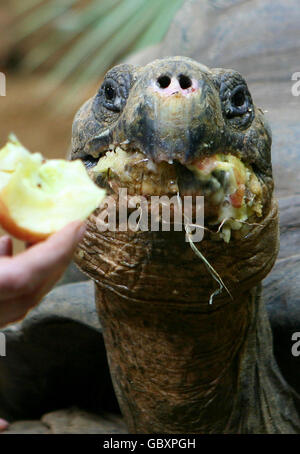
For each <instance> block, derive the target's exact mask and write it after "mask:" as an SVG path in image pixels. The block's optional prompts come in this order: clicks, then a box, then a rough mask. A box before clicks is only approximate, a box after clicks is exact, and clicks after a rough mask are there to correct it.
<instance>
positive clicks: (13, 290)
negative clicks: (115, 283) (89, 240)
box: [0, 221, 85, 328]
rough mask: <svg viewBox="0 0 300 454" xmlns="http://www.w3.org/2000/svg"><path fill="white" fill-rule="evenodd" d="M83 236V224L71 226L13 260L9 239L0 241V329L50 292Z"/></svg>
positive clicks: (24, 313)
mask: <svg viewBox="0 0 300 454" xmlns="http://www.w3.org/2000/svg"><path fill="white" fill-rule="evenodd" d="M84 232H85V225H84V224H82V223H81V222H78V221H76V222H72V223H71V224H69V225H67V226H66V227H64V228H63V229H62V230H60V231H59V232H57V233H55V234H53V235H52V236H51V237H50V238H48V239H47V240H46V241H43V242H42V243H38V244H36V245H34V246H31V247H30V248H29V249H27V250H26V251H24V252H22V253H21V254H19V255H17V256H15V257H12V241H11V239H10V238H9V237H7V236H4V237H1V238H0V328H1V327H3V326H5V325H6V324H8V323H12V322H15V321H17V320H20V319H22V318H23V317H25V315H26V314H27V312H28V311H29V310H30V309H32V308H33V307H34V306H35V305H37V304H38V303H39V302H40V300H41V299H42V298H43V296H44V295H45V294H46V293H48V292H49V291H50V290H51V288H52V287H53V286H54V284H55V283H56V282H57V281H58V280H59V279H60V277H61V276H62V274H63V272H64V271H65V269H66V267H67V266H68V264H69V262H70V261H71V259H72V256H73V253H74V251H75V248H76V246H77V243H78V242H79V241H80V240H81V239H82V237H83V235H84Z"/></svg>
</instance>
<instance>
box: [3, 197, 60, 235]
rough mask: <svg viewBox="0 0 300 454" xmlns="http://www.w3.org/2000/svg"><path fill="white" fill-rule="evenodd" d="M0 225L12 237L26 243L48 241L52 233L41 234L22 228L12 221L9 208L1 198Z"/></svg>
mask: <svg viewBox="0 0 300 454" xmlns="http://www.w3.org/2000/svg"><path fill="white" fill-rule="evenodd" d="M0 225H1V226H2V227H3V229H4V230H6V231H7V232H8V233H10V235H12V236H13V237H15V238H17V239H18V240H21V241H25V242H26V243H38V242H40V241H44V240H46V239H47V238H48V237H49V236H50V235H51V233H39V232H32V231H31V230H28V229H24V228H23V227H20V226H19V225H18V224H16V222H15V221H14V220H13V219H12V217H11V215H10V213H9V210H8V208H7V206H6V205H5V204H4V203H3V200H1V196H0Z"/></svg>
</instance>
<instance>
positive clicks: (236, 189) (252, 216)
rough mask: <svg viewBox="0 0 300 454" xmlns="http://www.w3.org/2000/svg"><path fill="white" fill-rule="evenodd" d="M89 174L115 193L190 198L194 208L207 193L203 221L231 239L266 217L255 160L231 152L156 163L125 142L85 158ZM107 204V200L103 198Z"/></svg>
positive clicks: (223, 237) (148, 197)
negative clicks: (185, 163)
mask: <svg viewBox="0 0 300 454" xmlns="http://www.w3.org/2000/svg"><path fill="white" fill-rule="evenodd" d="M82 160H83V162H84V163H85V165H86V167H87V170H88V172H89V174H90V176H91V178H92V179H93V180H94V181H95V182H96V184H97V185H98V186H100V187H102V188H105V189H106V190H107V193H108V195H110V196H113V197H115V196H117V194H118V191H120V189H124V188H125V189H126V190H127V192H128V195H129V196H133V197H135V196H142V197H145V198H146V199H147V200H149V199H151V197H153V196H156V197H157V196H158V197H162V196H164V197H169V198H171V197H174V196H177V197H179V198H180V199H184V198H185V197H190V198H192V203H193V213H194V215H195V211H197V200H198V197H199V196H203V197H204V210H205V226H206V228H207V229H208V230H210V231H211V232H213V233H217V235H218V236H219V238H221V239H223V240H224V241H225V242H229V240H230V239H231V238H241V237H244V236H245V235H247V234H248V233H249V231H250V230H251V226H252V225H257V223H258V222H260V220H261V218H262V216H263V187H264V183H263V181H262V180H261V179H260V178H259V177H258V176H257V175H256V174H255V172H254V170H253V168H252V167H251V165H249V164H246V163H243V161H242V160H241V159H240V158H239V157H237V156H235V155H233V154H229V153H216V154H214V155H212V156H206V157H205V156H202V157H200V158H198V159H195V160H194V161H193V162H192V163H190V164H187V165H183V164H181V163H179V162H178V161H172V160H170V161H169V162H166V161H162V162H159V163H157V162H154V161H153V160H152V159H151V158H149V157H148V156H146V155H145V154H144V153H143V152H142V151H141V150H139V149H138V148H132V147H130V146H129V144H127V143H122V144H120V145H111V146H110V147H109V149H108V150H107V151H106V152H104V153H102V154H101V156H100V157H99V158H98V159H97V158H93V157H91V156H86V158H82ZM104 203H105V201H104Z"/></svg>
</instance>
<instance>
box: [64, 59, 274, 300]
mask: <svg viewBox="0 0 300 454" xmlns="http://www.w3.org/2000/svg"><path fill="white" fill-rule="evenodd" d="M271 141H272V139H271V132H270V128H269V126H268V124H267V122H266V120H265V118H264V114H263V112H262V110H261V109H259V108H257V107H256V106H255V105H254V104H253V100H252V97H251V94H250V91H249V89H248V86H247V83H246V82H245V80H244V79H243V77H242V76H241V75H240V74H239V73H237V72H236V71H233V70H225V69H209V68H207V67H206V66H204V65H202V64H200V63H197V62H196V61H193V60H191V59H189V58H185V57H172V58H166V59H162V60H156V61H154V62H152V63H150V64H148V65H146V66H145V67H134V66H131V65H126V64H123V65H119V66H116V67H114V68H112V69H111V70H110V71H109V72H108V73H107V74H106V76H105V78H104V81H103V83H102V85H101V87H100V89H99V91H98V93H97V94H96V95H95V96H94V97H93V98H92V99H90V100H89V101H87V102H86V103H85V104H84V105H83V106H82V107H81V109H80V110H79V112H78V113H77V115H76V117H75V120H74V124H73V146H72V155H71V158H72V159H77V158H80V159H82V160H83V161H84V162H85V164H86V166H87V168H88V169H89V172H90V173H91V175H93V177H94V179H95V181H97V183H98V184H99V185H102V186H104V187H106V188H107V189H108V190H109V192H110V194H112V195H115V194H116V190H117V189H119V188H121V187H126V188H127V189H128V192H129V194H131V195H133V196H134V195H139V196H144V197H146V198H149V197H150V196H153V195H159V196H161V195H172V194H174V195H177V197H178V196H180V197H181V198H182V197H183V196H187V195H189V196H192V197H193V200H194V201H195V196H197V195H198V196H199V195H201V196H204V202H205V207H204V210H205V228H206V229H207V230H208V231H207V233H206V234H205V239H204V240H203V242H202V243H201V249H202V250H203V251H204V252H205V253H206V254H207V256H208V257H209V258H210V259H211V261H212V262H213V263H214V266H215V267H216V269H218V272H219V274H220V272H221V271H222V270H224V273H225V277H224V280H226V274H228V269H227V268H228V263H229V262H230V263H231V265H230V272H229V274H228V280H229V281H231V284H230V283H229V284H228V286H229V287H234V285H235V284H236V282H239V281H242V280H249V285H250V283H251V285H253V283H254V280H253V278H254V275H255V279H256V282H258V281H259V280H260V279H261V278H262V277H263V276H264V275H265V274H267V272H268V271H269V270H270V268H271V266H272V265H273V262H274V260H275V257H276V251H277V223H276V213H277V211H276V207H275V206H274V204H273V203H272V192H273V179H272V167H271V153H270V150H271ZM193 213H194V214H195V211H194V212H193ZM96 218H97V213H96V215H93V216H92V217H91V219H90V221H89V229H88V230H89V233H88V235H87V237H86V239H85V245H86V246H85V247H84V246H82V247H81V255H80V257H79V258H78V262H79V264H80V266H81V267H82V268H83V269H85V270H86V271H87V272H88V273H89V274H90V275H91V276H92V277H93V278H94V279H95V280H97V281H100V280H102V279H103V276H104V275H107V272H108V268H107V263H106V266H104V268H103V272H101V271H100V272H99V269H100V270H101V266H100V267H99V263H98V262H99V260H100V261H101V259H100V258H99V257H98V258H97V260H96V259H95V257H94V256H93V251H92V243H93V244H96V243H97V244H99V243H100V242H103V238H104V237H105V235H103V233H101V234H99V236H98V237H97V233H96V228H95V223H96ZM274 219H275V220H274ZM271 220H273V223H272V221H271ZM270 223H271V224H272V228H271V227H270V225H271V224H270ZM270 231H272V235H270V234H269V233H268V232H270ZM152 233H153V232H152ZM168 233H169V236H168V235H167V234H166V233H164V232H156V233H155V235H153V234H152V235H151V233H149V232H147V235H146V234H145V235H146V236H145V235H144V238H147V240H146V239H145V242H147V244H150V243H151V244H152V246H149V247H151V248H154V249H155V247H154V246H153V245H154V243H155V241H158V242H159V241H162V238H164V240H163V241H165V242H166V244H167V242H168V241H170V242H171V243H172V244H175V243H174V242H175V241H176V242H178V241H179V238H182V237H183V238H184V234H182V233H181V234H179V233H178V232H176V233H174V232H173V233H172V232H168ZM160 234H161V236H160ZM89 235H91V237H90V238H92V237H93V236H94V237H97V238H98V239H97V240H95V239H94V240H93V241H92V243H91V241H90V242H89ZM110 235H112V236H113V237H114V238H117V237H118V238H120V236H118V233H117V232H113V233H107V234H106V238H107V237H108V236H110ZM132 235H133V236H135V235H137V234H136V232H135V233H129V234H128V236H127V239H126V240H125V239H124V241H125V242H126V243H127V242H129V241H131V240H133V236H132ZM174 235H175V236H174ZM180 235H181V236H180ZM121 236H123V237H124V234H121ZM138 238H139V240H140V241H142V238H143V235H142V236H141V235H140V236H139V237H138ZM159 238H160V239H159ZM230 238H231V239H230ZM224 241H225V244H224ZM180 242H181V244H182V241H180ZM171 243H170V244H171ZM82 248H83V249H84V251H83V249H82ZM100 249H101V247H100ZM170 249H171V248H170V245H169V246H167V250H168V251H170ZM173 249H174V248H173ZM188 249H189V246H188V245H186V244H185V245H184V246H182V247H181V248H180V251H179V250H177V252H176V247H175V249H174V250H175V252H174V251H173V252H174V257H173V260H174V266H176V264H177V266H178V265H179V263H180V261H181V260H183V258H182V257H183V255H184V256H185V257H186V254H190V253H191V251H189V253H188V252H187V250H188ZM237 251H238V253H237ZM169 253H170V254H171V255H172V253H171V252H169ZM107 254H116V252H114V253H113V252H112V251H110V252H109V251H108V250H107ZM141 254H142V253H141V251H140V252H139V254H137V252H136V251H135V252H134V253H133V252H132V253H131V255H132V256H138V258H137V259H136V261H137V262H138V263H140V262H141V260H142V259H141ZM147 254H148V256H149V251H148V252H147ZM151 254H152V253H151ZM176 254H177V255H176ZM229 257H231V259H230V260H229V261H228V258H229ZM253 257H256V258H257V260H256V261H255V260H253ZM123 259H124V257H123ZM194 259H195V257H194ZM194 259H191V260H194ZM120 260H121V258H120ZM161 260H163V259H162V257H161ZM197 260H198V258H197ZM220 260H223V261H221V262H220ZM246 260H247V264H248V267H247V266H246V267H245V266H244V267H243V269H244V271H241V270H240V265H241V263H244V264H245V263H246V262H245V261H246ZM97 261H98V262H97ZM170 261H171V259H170ZM96 262H97V263H96ZM227 262H228V263H227ZM91 263H93V266H90V264H91ZM266 263H267V264H268V265H267V266H266ZM119 265H120V264H119ZM120 266H121V265H120ZM202 266H203V264H202ZM95 268H97V270H98V271H97V273H98V274H97V273H96V272H95ZM122 269H123V271H124V268H122ZM259 269H263V272H262V273H260V272H259ZM245 270H247V271H245ZM99 273H100V274H99ZM177 273H178V272H177ZM167 274H168V275H169V271H168V273H167ZM233 275H234V277H233ZM248 278H249V279H248ZM120 283H121V281H120V280H119V281H118V285H119V284H120ZM120 285H121V284H120ZM201 285H202V284H201ZM185 295H186V293H185ZM195 295H196V294H195ZM195 298H196V296H195Z"/></svg>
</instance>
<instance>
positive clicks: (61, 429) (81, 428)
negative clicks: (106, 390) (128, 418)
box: [3, 408, 128, 435]
mask: <svg viewBox="0 0 300 454" xmlns="http://www.w3.org/2000/svg"><path fill="white" fill-rule="evenodd" d="M126 433H128V431H127V429H126V426H125V423H124V421H123V418H122V417H121V416H118V415H115V414H111V413H104V414H102V415H101V416H100V415H96V414H94V413H89V412H86V411H84V410H80V409H78V408H70V409H66V410H58V411H54V412H51V413H47V414H45V415H44V416H43V417H42V419H41V420H36V421H17V422H14V423H12V424H11V425H10V426H9V428H8V429H6V430H5V431H4V432H3V434H4V435H5V434H48V435H56V434H126Z"/></svg>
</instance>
